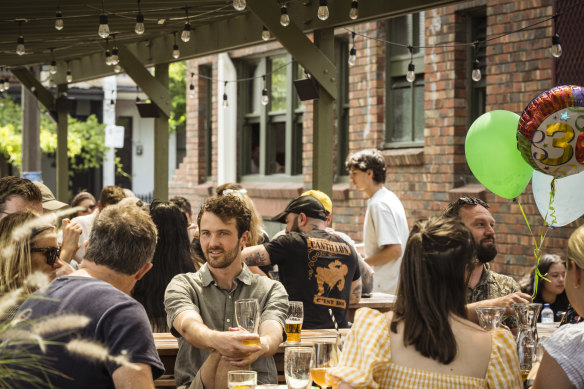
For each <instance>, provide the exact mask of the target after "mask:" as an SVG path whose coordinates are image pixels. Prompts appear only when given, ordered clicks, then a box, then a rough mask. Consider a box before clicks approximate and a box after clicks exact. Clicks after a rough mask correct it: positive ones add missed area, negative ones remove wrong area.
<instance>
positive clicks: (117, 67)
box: [114, 63, 122, 73]
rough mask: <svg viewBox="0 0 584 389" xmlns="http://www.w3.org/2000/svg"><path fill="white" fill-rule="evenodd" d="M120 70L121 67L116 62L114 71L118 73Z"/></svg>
mask: <svg viewBox="0 0 584 389" xmlns="http://www.w3.org/2000/svg"><path fill="white" fill-rule="evenodd" d="M121 71H122V67H121V66H120V64H119V63H118V64H116V66H114V72H116V73H120V72H121Z"/></svg>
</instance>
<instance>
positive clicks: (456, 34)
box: [170, 0, 584, 279]
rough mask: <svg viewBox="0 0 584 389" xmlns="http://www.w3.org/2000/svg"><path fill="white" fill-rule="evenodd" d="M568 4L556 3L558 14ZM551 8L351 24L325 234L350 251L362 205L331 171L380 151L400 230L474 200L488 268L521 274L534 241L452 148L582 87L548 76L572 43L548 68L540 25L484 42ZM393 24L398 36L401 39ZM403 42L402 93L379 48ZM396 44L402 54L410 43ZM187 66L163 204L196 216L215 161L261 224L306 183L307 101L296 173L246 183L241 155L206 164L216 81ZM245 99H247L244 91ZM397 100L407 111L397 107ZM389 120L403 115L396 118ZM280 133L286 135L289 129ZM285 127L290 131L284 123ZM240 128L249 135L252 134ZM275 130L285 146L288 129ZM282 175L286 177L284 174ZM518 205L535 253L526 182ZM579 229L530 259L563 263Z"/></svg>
mask: <svg viewBox="0 0 584 389" xmlns="http://www.w3.org/2000/svg"><path fill="white" fill-rule="evenodd" d="M569 3H570V1H562V2H561V4H563V5H564V6H565V5H567V4H569ZM572 3H574V2H573V1H572ZM557 7H558V4H555V2H554V1H553V0H498V1H496V0H474V1H469V2H463V3H459V4H456V5H453V6H448V7H443V8H438V9H432V10H427V11H425V12H424V13H423V14H421V15H420V14H418V15H414V16H407V17H401V18H402V19H400V20H395V21H386V20H379V21H374V22H368V23H362V24H356V25H354V26H353V27H352V28H351V30H354V31H355V32H357V35H356V41H355V47H356V49H357V61H356V63H355V65H353V66H351V67H347V66H339V65H337V66H338V67H339V71H340V72H342V71H344V72H346V73H344V74H341V73H339V78H340V79H342V78H343V77H345V78H346V81H347V82H346V93H345V94H344V95H343V92H340V96H339V99H338V100H337V101H339V102H338V103H337V121H336V130H335V131H336V132H335V134H336V135H335V139H334V142H335V160H336V161H335V166H336V169H337V171H336V175H335V184H334V188H333V192H334V193H333V202H334V212H333V223H334V227H335V228H336V229H338V230H340V231H344V232H346V233H348V234H349V235H350V236H351V237H352V238H353V239H355V240H356V241H360V240H361V239H362V230H361V229H362V224H363V220H364V214H365V208H366V202H367V200H366V198H365V196H364V195H363V194H362V193H361V192H360V191H358V190H355V189H354V188H351V186H350V184H349V183H348V180H347V176H346V174H347V173H346V172H344V171H343V169H341V167H340V166H342V160H344V157H345V156H346V154H347V153H352V152H355V151H358V150H361V149H364V148H382V149H383V154H384V156H385V158H386V161H387V164H388V167H389V168H388V175H387V186H388V187H389V188H390V189H391V190H392V191H394V192H395V193H396V194H397V196H398V197H399V198H400V199H401V201H402V202H403V204H404V207H405V209H406V213H407V217H408V221H409V223H410V226H411V225H412V224H413V222H414V221H415V220H417V219H420V218H424V217H428V216H432V215H437V214H439V213H440V211H441V210H443V209H444V208H445V207H446V205H447V204H448V203H449V202H450V201H452V200H454V199H456V198H458V197H459V196H461V195H472V196H475V197H480V198H482V199H484V200H486V201H487V202H488V203H489V204H490V205H491V211H492V213H493V215H494V216H495V219H496V220H497V227H496V232H497V241H498V248H499V255H498V256H497V258H496V259H495V261H494V265H493V267H494V269H495V270H497V271H500V272H502V273H505V274H510V275H513V276H514V277H515V278H517V279H518V278H520V277H521V275H523V274H525V272H526V271H527V269H528V268H529V267H530V266H532V265H533V264H534V256H533V250H534V241H533V238H532V237H531V235H530V233H529V229H528V227H527V225H526V222H525V220H524V218H523V215H522V213H521V211H520V207H519V205H518V204H517V202H514V201H513V200H507V199H503V198H501V197H498V196H496V195H494V194H492V193H491V192H490V191H488V190H486V189H485V188H484V187H483V186H481V185H480V184H478V183H477V181H476V180H474V179H473V177H472V175H471V174H470V172H469V169H468V167H467V164H466V160H465V154H464V142H465V136H466V133H467V130H468V128H469V126H470V124H472V122H473V120H474V119H475V118H476V117H478V116H479V115H480V114H481V113H482V112H486V111H487V112H488V111H491V110H497V109H503V110H508V111H512V112H515V113H517V114H521V112H522V111H523V109H524V108H525V106H526V105H527V104H528V103H529V102H530V101H531V99H532V98H534V97H535V96H537V95H538V94H539V93H541V92H543V91H545V90H547V89H549V88H551V87H553V86H554V85H560V84H565V83H573V84H579V85H582V84H583V82H582V81H583V78H584V77H583V74H584V69H581V68H580V69H576V71H571V72H568V71H566V72H564V73H563V74H565V76H562V77H563V78H562V77H557V75H556V73H555V72H556V68H558V69H560V68H561V67H560V66H559V64H561V63H562V62H560V61H565V63H567V62H568V61H573V60H574V58H573V56H574V55H580V52H581V50H577V49H576V50H575V51H577V52H578V53H577V54H576V53H575V52H574V51H573V52H572V53H571V54H570V53H569V52H568V51H569V48H570V47H574V44H573V42H562V43H563V46H564V47H565V49H564V55H563V56H562V57H560V58H559V59H554V58H552V57H551V55H550V44H551V36H552V35H553V23H552V21H546V22H543V23H540V24H538V25H536V26H534V27H532V28H529V29H526V30H524V31H520V32H515V33H513V34H510V35H506V36H503V37H500V38H497V39H492V40H489V39H491V38H495V37H497V36H499V35H502V34H505V33H509V32H513V31H517V30H518V29H520V28H522V27H525V26H527V25H531V24H533V23H535V22H538V21H541V20H542V19H545V18H546V17H550V16H551V15H553V13H554V12H555V11H556V9H557ZM582 12H583V11H582V7H581V8H579V9H578V10H577V12H571V13H570V14H574V13H575V14H579V15H580V16H579V17H580V18H581V17H582ZM562 18H564V19H567V18H568V16H565V17H564V16H562ZM580 20H581V19H580ZM400 23H402V24H400ZM416 23H418V24H419V25H418V24H416ZM404 26H407V29H405V30H404V29H402V27H404ZM412 26H413V27H412ZM557 28H558V31H560V32H561V30H560V28H559V27H557ZM578 28H581V27H578ZM402 30H403V31H407V32H403V31H402ZM400 34H401V35H400ZM403 34H406V36H405V38H406V39H409V38H411V39H414V41H415V40H419V43H418V46H426V47H427V48H425V49H419V50H418V51H416V52H415V63H416V69H419V70H417V71H418V72H419V74H418V75H417V78H416V81H415V83H413V84H411V85H410V84H404V81H405V79H403V80H402V78H401V75H405V70H403V65H400V64H401V63H402V62H404V58H406V60H405V63H406V64H407V62H409V60H410V56H409V54H408V55H406V56H405V57H404V55H403V54H404V53H403V52H400V51H399V47H398V48H397V49H394V48H393V46H391V45H389V44H386V43H384V41H389V42H395V40H396V39H398V38H402V39H403V38H404V35H403ZM408 34H409V38H408ZM335 35H336V36H337V38H338V44H339V46H340V49H339V50H338V56H337V61H339V60H340V61H343V63H346V51H348V48H349V47H350V46H351V34H350V32H349V31H348V30H347V29H344V28H343V29H338V31H336V32H335ZM580 36H582V34H580ZM485 38H486V39H488V42H487V44H486V45H482V46H479V47H478V48H477V49H476V51H474V48H473V47H469V45H457V44H453V42H473V41H475V40H481V39H485ZM402 42H403V41H402ZM403 43H406V44H411V41H406V42H403ZM580 43H581V42H580ZM440 45H441V46H440ZM571 45H572V46H571ZM438 46H439V47H438ZM576 47H577V45H576ZM278 50H281V46H280V45H279V43H277V42H269V43H266V44H264V45H260V46H256V47H252V48H246V49H240V50H235V51H232V52H229V53H228V55H229V57H230V58H231V59H232V60H233V61H234V63H235V64H236V67H237V66H238V65H237V64H239V63H245V62H246V60H247V59H248V58H252V59H253V58H256V59H257V58H260V57H262V56H270V55H272V53H278ZM475 56H477V57H478V58H479V59H480V62H481V66H482V67H481V69H482V70H483V78H482V80H481V82H480V83H473V81H472V80H471V78H470V71H471V69H472V61H473V60H474V58H475ZM555 62H557V63H555ZM260 63H262V62H260ZM339 63H340V62H337V64H339ZM579 63H581V62H579ZM420 64H421V66H420ZM188 66H189V75H191V74H192V73H194V74H195V77H193V78H192V80H193V83H194V86H195V91H196V96H195V98H194V99H189V101H188V103H187V155H186V157H185V159H184V160H183V162H182V164H181V165H180V167H179V168H178V169H177V171H176V173H175V175H174V177H173V179H172V182H171V183H170V193H171V195H182V196H185V197H187V198H188V199H189V200H191V201H192V202H193V205H194V207H195V208H196V207H197V205H198V204H200V202H201V200H203V199H204V198H205V197H207V196H210V195H211V194H212V193H213V192H214V191H213V189H214V187H215V186H216V184H217V159H218V158H238V178H237V180H238V181H241V182H242V183H243V185H244V186H245V187H246V188H247V190H248V193H249V194H250V196H251V197H252V198H253V199H254V202H255V204H256V207H257V208H258V210H259V211H260V213H261V214H262V215H263V216H264V217H265V218H268V217H270V216H273V215H275V214H277V213H278V212H280V211H281V210H282V209H283V208H284V207H285V205H286V203H287V202H288V201H289V200H290V199H291V198H293V197H295V196H297V195H298V194H300V193H301V192H302V191H304V190H306V189H309V188H310V185H311V178H312V177H311V174H312V168H311V164H312V110H313V107H312V103H310V102H305V103H304V104H303V109H302V110H301V111H302V112H301V116H299V118H300V119H299V120H300V122H301V123H300V125H301V131H300V134H299V136H301V142H300V144H301V149H300V150H298V151H295V155H297V156H298V158H299V159H300V162H299V163H301V172H296V173H298V174H289V175H288V176H287V175H286V174H283V175H282V174H267V169H268V168H266V171H265V172H264V173H266V174H263V175H262V174H260V175H253V174H252V175H249V174H246V173H248V172H246V171H245V169H244V168H242V167H241V166H239V165H241V163H242V162H241V161H242V159H241V155H239V156H229V157H226V156H221V155H218V154H217V147H216V145H217V139H218V129H217V117H218V115H221V114H222V111H221V109H222V107H221V100H222V90H221V82H219V81H217V79H218V57H217V56H209V57H204V58H198V59H196V60H192V61H190V62H189V65H188ZM254 66H255V65H254ZM258 66H259V65H258ZM400 66H401V67H400ZM266 69H270V68H269V67H268V68H266ZM422 69H423V70H422ZM402 70H403V71H402ZM572 70H574V69H573V67H572ZM400 72H401V73H400ZM422 72H423V77H422ZM260 74H261V72H260ZM287 74H288V76H290V75H291V74H294V73H292V72H289V73H287ZM246 75H248V74H247V73H245V72H243V73H241V72H240V73H238V75H237V77H238V79H241V78H244V77H245V76H246ZM294 75H295V76H297V77H300V76H301V75H299V74H294ZM578 77H579V78H578ZM189 80H190V79H189ZM339 82H342V80H339ZM558 82H561V83H558ZM556 83H557V84H556ZM404 85H405V86H404ZM239 86H240V84H239V83H238V88H239ZM251 89H253V88H251ZM340 90H341V91H343V88H342V87H341V88H340ZM292 93H293V92H292ZM288 94H289V95H290V93H288ZM240 96H241V94H240ZM246 96H253V93H251V94H247V95H246ZM392 96H393V97H392ZM404 96H406V97H407V101H408V102H409V103H407V104H404V103H403V101H405V100H406V98H404ZM244 100H245V97H244V98H243V100H239V101H240V102H241V104H245V103H244ZM404 107H405V109H404ZM400 110H402V111H404V110H405V111H407V112H409V114H411V115H409V118H408V117H406V116H408V115H405V116H404V114H403V112H401V113H400ZM293 111H294V110H293ZM294 112H296V114H297V113H298V112H297V111H294ZM248 116H249V115H248ZM248 116H245V115H243V114H242V115H238V123H237V134H238V135H237V142H238V144H241V143H245V142H246V137H248V135H249V133H246V132H245V131H244V128H246V127H245V124H244V123H246V120H247V121H249V120H251V119H248ZM260 116H261V115H260ZM269 117H271V116H270V115H269V114H268V119H267V123H268V124H267V126H268V128H272V127H270V126H271V125H273V124H270V119H269ZM404 118H405V119H404ZM260 120H263V119H261V118H260ZM287 120H288V119H287ZM286 123H287V124H286V126H289V125H290V124H289V122H286ZM291 123H293V124H292V125H295V124H294V123H295V122H294V119H291ZM395 123H400V126H402V125H403V126H406V127H408V128H409V129H411V134H410V135H411V137H410V138H407V137H408V136H410V135H408V134H409V132H408V134H406V138H407V139H406V138H404V134H403V133H402V130H401V129H396V128H395V127H396V125H395ZM251 126H252V127H251V128H253V124H252V125H251ZM343 126H345V127H346V129H345V130H343ZM258 127H259V128H261V125H259V126H258ZM256 128H257V127H256ZM286 128H287V130H286V131H292V136H295V135H294V132H293V129H292V130H291V129H289V128H288V127H286ZM343 131H346V133H343ZM405 132H407V131H405ZM396 134H397V135H396ZM289 141H290V140H288V141H287V142H289ZM238 150H240V151H241V150H242V149H241V148H239V149H238ZM289 150H290V149H288V150H287V151H286V152H290V151H289ZM266 152H267V153H269V150H268V151H266ZM266 155H268V154H266ZM496 157H497V156H496V155H494V156H493V158H496ZM266 158H267V157H266ZM288 172H289V173H290V172H292V173H294V171H293V170H292V169H288ZM272 173H273V172H272ZM519 201H520V203H521V205H522V207H523V210H524V211H525V213H526V215H527V219H528V221H529V224H530V226H531V228H532V229H533V231H534V234H535V238H536V240H537V242H538V243H539V237H540V234H541V233H542V232H544V229H543V218H542V217H541V216H540V214H539V212H538V210H537V207H536V205H535V202H534V199H533V195H532V191H531V184H530V185H528V187H527V188H526V190H525V191H524V193H523V194H521V195H520V196H519ZM582 220H583V219H582V218H581V219H579V220H577V221H576V222H574V223H572V224H570V225H569V226H566V227H561V228H557V229H553V230H550V231H549V232H548V233H547V237H546V239H545V242H544V244H543V247H542V251H544V252H557V253H559V254H563V253H564V249H565V246H566V240H567V238H568V237H569V235H570V233H571V231H572V230H573V228H574V227H575V226H578V225H580V224H581V223H582Z"/></svg>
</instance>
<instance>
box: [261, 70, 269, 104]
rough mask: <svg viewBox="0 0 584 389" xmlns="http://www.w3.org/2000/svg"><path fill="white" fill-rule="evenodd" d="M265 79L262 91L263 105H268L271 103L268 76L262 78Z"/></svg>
mask: <svg viewBox="0 0 584 389" xmlns="http://www.w3.org/2000/svg"><path fill="white" fill-rule="evenodd" d="M262 78H263V79H264V89H262V105H264V106H265V105H268V103H269V102H270V97H269V96H268V88H266V76H262Z"/></svg>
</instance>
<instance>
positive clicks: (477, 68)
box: [471, 42, 482, 82]
mask: <svg viewBox="0 0 584 389" xmlns="http://www.w3.org/2000/svg"><path fill="white" fill-rule="evenodd" d="M474 51H475V59H474V62H473V63H472V73H471V78H472V80H473V81H474V82H479V81H480V80H481V77H482V75H481V64H480V63H479V59H478V58H477V56H478V51H479V43H478V42H475V44H474Z"/></svg>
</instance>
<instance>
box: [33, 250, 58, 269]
mask: <svg viewBox="0 0 584 389" xmlns="http://www.w3.org/2000/svg"><path fill="white" fill-rule="evenodd" d="M30 252H31V253H42V254H44V255H45V257H47V265H49V266H53V265H54V264H55V262H57V258H59V256H60V255H61V248H60V247H33V248H31V249H30Z"/></svg>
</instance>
